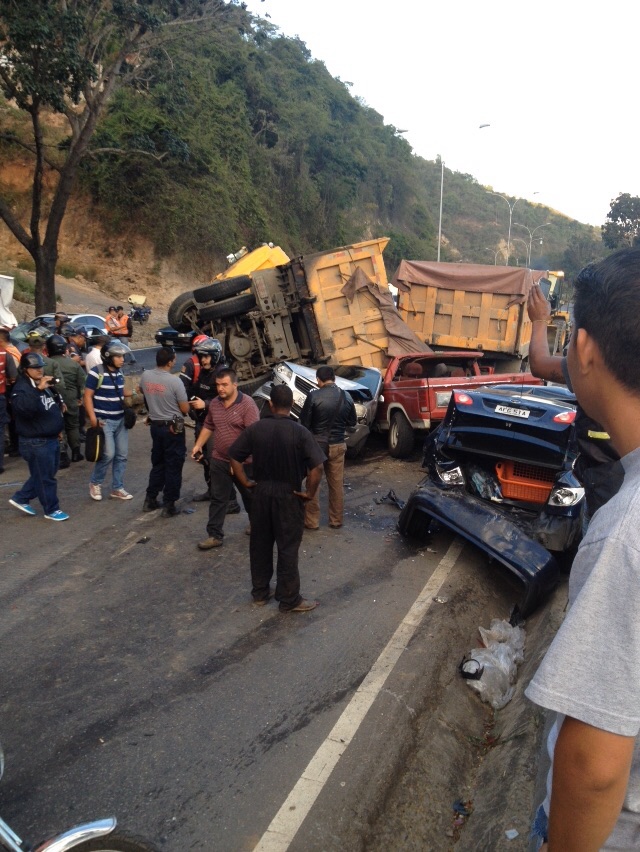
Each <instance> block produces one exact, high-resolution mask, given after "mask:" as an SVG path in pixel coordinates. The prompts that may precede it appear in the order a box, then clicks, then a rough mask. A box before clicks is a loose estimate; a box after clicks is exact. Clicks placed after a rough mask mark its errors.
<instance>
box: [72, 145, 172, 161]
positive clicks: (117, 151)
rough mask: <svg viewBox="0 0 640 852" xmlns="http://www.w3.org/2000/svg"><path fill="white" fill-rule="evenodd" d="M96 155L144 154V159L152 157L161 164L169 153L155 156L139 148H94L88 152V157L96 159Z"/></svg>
mask: <svg viewBox="0 0 640 852" xmlns="http://www.w3.org/2000/svg"><path fill="white" fill-rule="evenodd" d="M96 154H142V156H143V157H151V158H152V159H153V160H157V161H158V162H160V161H161V160H164V158H165V157H166V156H167V154H168V151H165V152H164V154H154V153H152V152H151V151H143V150H141V149H139V148H129V149H126V148H93V149H92V150H91V151H87V154H86V156H87V157H95V155H96Z"/></svg>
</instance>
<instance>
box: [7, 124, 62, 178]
mask: <svg viewBox="0 0 640 852" xmlns="http://www.w3.org/2000/svg"><path fill="white" fill-rule="evenodd" d="M0 139H4V141H5V142H9V143H10V144H12V145H17V146H18V147H19V148H24V149H25V151H29V152H30V153H31V154H34V155H35V154H36V149H35V148H34V147H33V146H32V145H27V143H26V142H22V141H21V140H20V139H18V137H17V136H15V135H14V134H13V133H0ZM42 147H43V148H57V147H58V146H57V145H43V146H42ZM43 159H44V162H45V163H46V164H47V165H48V166H49V168H51V169H54V170H55V171H56V172H59V171H60V166H59V165H58V164H57V163H54V162H53V161H52V160H50V159H49V158H48V157H44V155H43Z"/></svg>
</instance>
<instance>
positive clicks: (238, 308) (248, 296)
mask: <svg viewBox="0 0 640 852" xmlns="http://www.w3.org/2000/svg"><path fill="white" fill-rule="evenodd" d="M255 306H256V297H255V296H254V295H253V293H245V294H244V295H242V296H234V298H233V299H224V301H222V302H216V304H215V305H208V306H206V307H204V308H200V319H201V320H202V321H203V322H210V321H211V320H217V319H226V318H227V317H235V316H237V315H239V314H246V313H247V311H251V310H253V308H255Z"/></svg>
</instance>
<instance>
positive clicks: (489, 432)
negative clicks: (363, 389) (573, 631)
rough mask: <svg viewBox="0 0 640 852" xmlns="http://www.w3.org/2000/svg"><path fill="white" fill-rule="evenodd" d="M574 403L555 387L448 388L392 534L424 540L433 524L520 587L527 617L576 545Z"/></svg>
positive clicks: (579, 501)
mask: <svg viewBox="0 0 640 852" xmlns="http://www.w3.org/2000/svg"><path fill="white" fill-rule="evenodd" d="M575 416H576V401H575V397H574V396H573V394H571V393H570V392H569V391H568V390H567V389H566V388H563V387H557V386H537V385H524V386H521V387H518V388H515V387H514V386H513V385H493V386H491V387H485V388H479V389H477V390H473V391H461V390H459V391H454V392H453V395H452V397H451V401H450V403H449V408H448V410H447V414H446V417H445V419H444V420H443V421H442V423H441V424H440V426H439V427H438V429H436V430H435V431H434V432H432V433H431V435H429V437H428V438H427V440H426V442H425V452H424V461H423V467H424V468H426V470H427V476H426V477H425V479H424V480H423V481H422V482H421V483H420V484H419V485H418V487H417V488H416V490H415V491H414V492H413V494H412V495H411V496H410V498H409V500H408V501H407V503H406V505H405V507H404V509H403V510H402V513H401V515H400V519H399V522H398V529H399V530H400V532H401V533H402V534H403V535H405V536H413V537H422V536H424V535H426V534H428V533H429V532H430V531H432V530H433V529H434V526H435V525H436V524H441V525H443V526H446V527H448V528H449V529H451V530H453V531H454V532H456V533H457V534H458V535H460V536H462V537H463V538H465V539H467V540H468V541H470V542H472V543H473V544H475V545H476V546H477V547H479V548H480V549H481V550H483V551H484V552H485V553H486V554H487V555H488V556H490V557H491V558H492V559H494V560H495V561H497V562H499V563H501V564H502V565H504V566H505V567H506V568H507V569H508V570H509V571H510V572H511V573H512V574H513V575H515V576H516V577H517V578H518V579H519V580H521V581H522V582H523V583H524V587H525V592H524V597H523V599H522V601H521V603H520V604H519V610H520V613H521V615H522V616H526V615H527V614H528V613H530V612H531V611H532V610H533V609H534V608H535V607H536V606H537V605H538V604H539V603H540V602H541V601H542V600H543V599H544V598H545V597H546V596H547V595H548V594H549V592H550V591H551V590H552V589H553V588H554V586H555V585H556V583H557V581H558V578H559V575H560V571H561V568H566V567H568V566H569V565H570V564H571V560H572V558H573V555H574V553H575V551H576V549H577V547H578V544H579V543H580V538H581V530H582V512H583V505H584V489H583V487H582V485H581V484H580V482H579V481H578V479H577V478H576V476H575V474H574V472H573V464H574V461H575V459H576V455H577V444H576V437H575V426H574V421H575Z"/></svg>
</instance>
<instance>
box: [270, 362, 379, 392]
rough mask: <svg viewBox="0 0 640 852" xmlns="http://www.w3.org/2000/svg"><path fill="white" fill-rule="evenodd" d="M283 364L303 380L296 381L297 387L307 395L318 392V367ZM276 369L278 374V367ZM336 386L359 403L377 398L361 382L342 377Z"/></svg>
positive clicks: (338, 378)
mask: <svg viewBox="0 0 640 852" xmlns="http://www.w3.org/2000/svg"><path fill="white" fill-rule="evenodd" d="M282 364H283V365H284V366H286V367H288V368H289V369H290V370H291V372H292V373H293V375H294V376H295V377H296V378H299V379H301V380H302V381H301V382H298V381H296V387H298V388H299V390H302V391H304V392H305V393H309V392H310V391H312V390H317V388H318V382H317V381H316V369H317V367H305V366H304V365H303V364H295V363H293V362H292V361H283V362H282ZM278 366H279V365H278ZM275 369H276V372H277V370H278V367H276V368H275ZM380 380H381V381H382V374H380ZM336 385H337V386H338V387H339V388H342V390H344V391H347V392H349V393H350V394H351V396H352V397H354V399H356V400H357V401H362V402H365V401H368V400H372V399H375V398H376V397H374V394H372V392H371V390H370V389H369V388H368V387H367V386H366V385H364V384H361V383H360V382H354V381H351V379H344V378H342V376H336Z"/></svg>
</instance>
